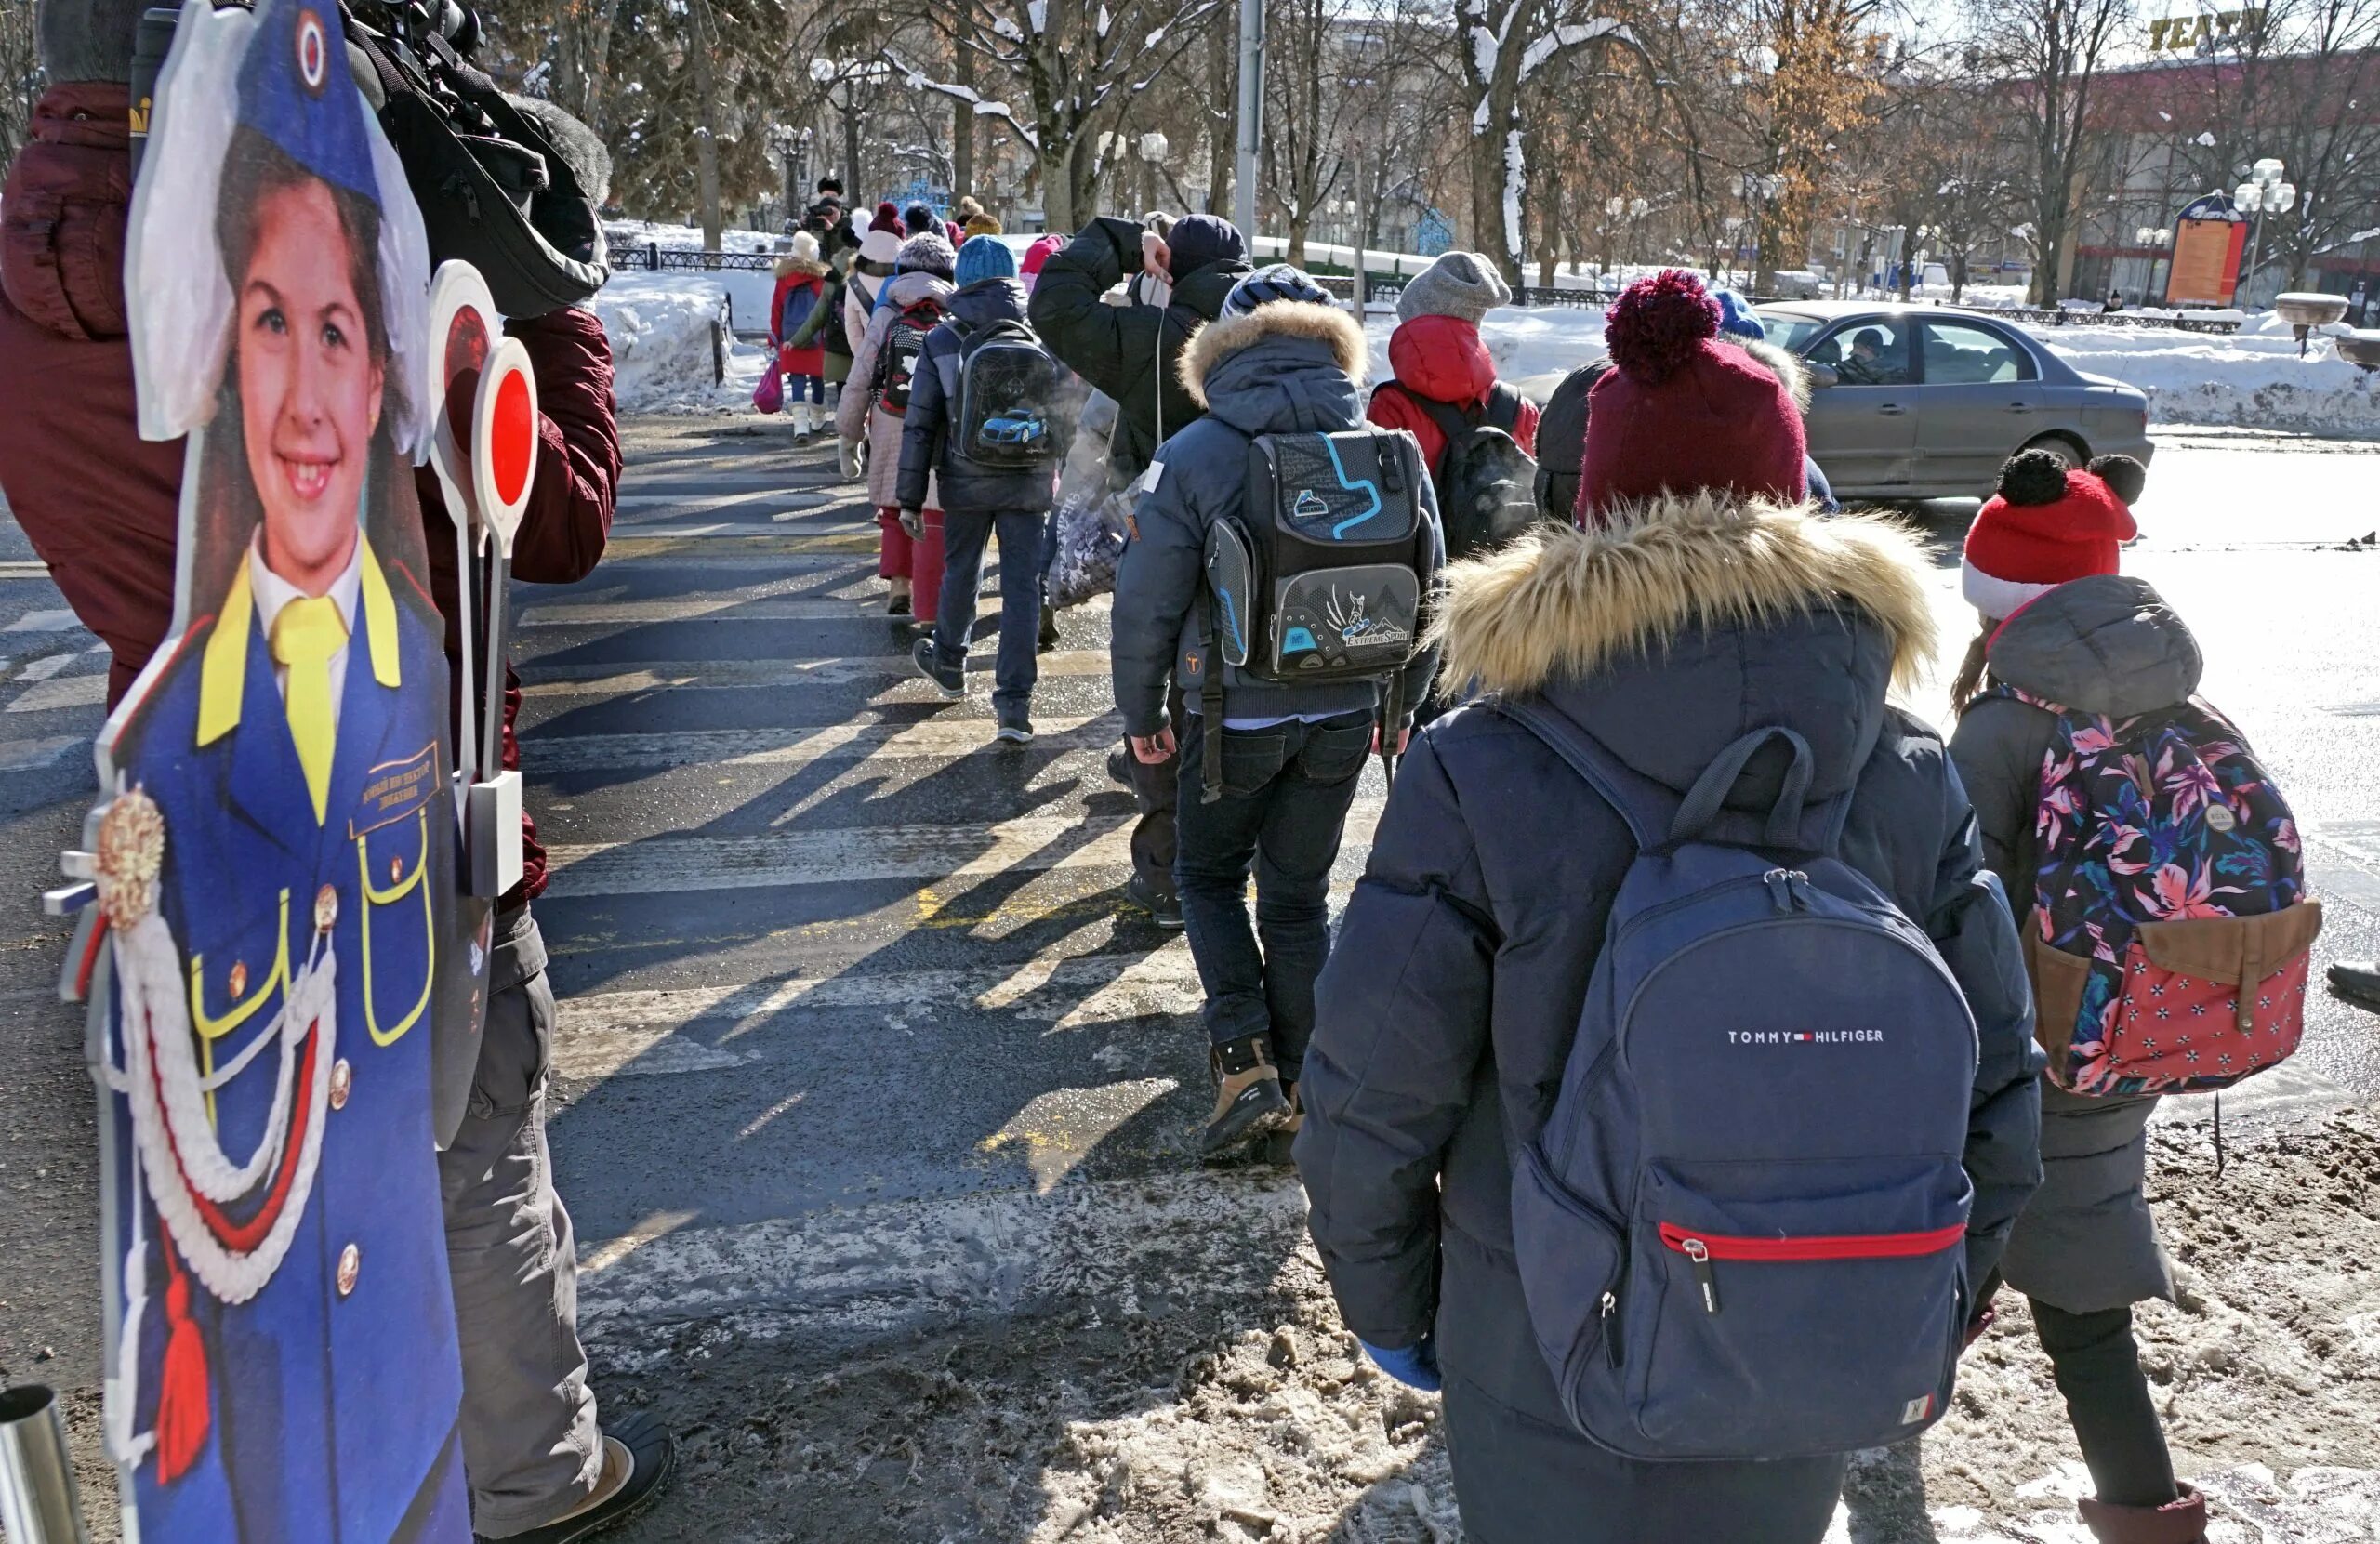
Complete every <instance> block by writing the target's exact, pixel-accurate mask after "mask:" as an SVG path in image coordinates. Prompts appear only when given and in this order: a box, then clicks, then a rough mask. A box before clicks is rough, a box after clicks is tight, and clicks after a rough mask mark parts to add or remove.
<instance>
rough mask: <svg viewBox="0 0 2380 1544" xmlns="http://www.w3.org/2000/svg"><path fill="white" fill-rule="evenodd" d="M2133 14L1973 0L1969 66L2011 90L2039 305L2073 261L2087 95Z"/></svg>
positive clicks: (2128, 2)
mask: <svg viewBox="0 0 2380 1544" xmlns="http://www.w3.org/2000/svg"><path fill="white" fill-rule="evenodd" d="M2133 15H2134V0H1977V7H1976V11H1975V22H1976V39H1977V62H1978V63H1979V64H1981V65H1982V66H1983V67H1984V68H1987V69H1990V70H1991V71H1994V72H1996V73H1999V74H2001V75H2002V76H2003V78H2004V80H2005V83H2006V85H2007V86H2008V87H2009V89H2008V90H2007V91H2006V92H2005V93H2004V94H2003V106H2002V111H2003V112H2004V113H2007V114H2009V115H2011V118H2012V120H2013V122H2012V126H2013V128H2014V129H2015V131H2016V135H2017V137H2018V141H2019V146H2020V150H2021V152H2022V153H2021V154H2020V157H2019V160H2020V169H2021V172H2022V178H2023V185H2024V191H2025V193H2026V202H2027V205H2028V208H2027V214H2028V216H2029V223H2030V225H2031V227H2032V240H2033V245H2034V250H2035V252H2036V254H2037V256H2038V259H2039V260H2038V261H2037V262H2036V263H2035V265H2034V268H2033V299H2034V301H2035V303H2037V304H2044V305H2045V304H2048V303H2049V302H2051V301H2053V300H2055V299H2056V297H2057V291H2058V289H2059V288H2060V287H2061V285H2062V283H2063V278H2064V273H2063V271H2064V268H2065V266H2066V265H2067V263H2068V262H2069V261H2070V258H2071V233H2072V229H2073V225H2074V217H2075V201H2076V198H2077V197H2078V195H2079V194H2080V192H2081V191H2082V190H2081V181H2082V175H2083V170H2084V167H2085V164H2086V159H2087V157H2088V155H2089V153H2090V142H2091V134H2090V128H2091V111H2092V94H2093V90H2094V88H2095V87H2096V85H2097V84H2098V79H2099V73H2100V71H2101V69H2102V68H2103V66H2104V65H2105V64H2106V62H2107V57H2108V53H2109V48H2110V46H2112V45H2113V44H2114V43H2115V42H2116V40H2117V39H2118V37H2119V36H2121V35H2122V33H2123V30H2124V28H2125V27H2126V25H2127V24H2128V23H2129V22H2130V21H2131V20H2132V19H2133Z"/></svg>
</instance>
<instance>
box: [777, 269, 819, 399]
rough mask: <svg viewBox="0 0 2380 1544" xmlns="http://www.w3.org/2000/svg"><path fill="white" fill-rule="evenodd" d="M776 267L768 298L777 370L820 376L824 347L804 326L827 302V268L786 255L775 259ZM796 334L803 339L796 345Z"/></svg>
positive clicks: (814, 333) (810, 330) (814, 332)
mask: <svg viewBox="0 0 2380 1544" xmlns="http://www.w3.org/2000/svg"><path fill="white" fill-rule="evenodd" d="M775 268H776V275H777V287H776V290H775V292H774V293H773V294H772V295H771V296H770V297H769V336H770V337H773V338H774V339H776V342H777V368H778V369H780V370H782V371H784V372H785V373H786V374H787V375H790V376H823V375H824V374H825V373H826V346H825V345H824V344H823V343H821V342H819V341H817V337H816V333H817V329H816V328H815V327H812V328H810V329H809V330H808V332H807V333H804V332H803V327H804V324H805V323H808V322H809V321H810V318H811V315H812V313H813V312H814V311H816V310H818V309H819V308H821V307H823V306H824V305H825V304H826V264H825V263H822V262H817V261H815V260H812V259H807V258H802V257H795V256H794V255H793V254H792V253H790V252H788V253H787V254H785V255H784V256H782V257H779V258H777V260H776V263H775ZM798 333H799V334H802V337H801V341H800V342H798V343H797V342H795V341H794V338H795V335H796V334H798Z"/></svg>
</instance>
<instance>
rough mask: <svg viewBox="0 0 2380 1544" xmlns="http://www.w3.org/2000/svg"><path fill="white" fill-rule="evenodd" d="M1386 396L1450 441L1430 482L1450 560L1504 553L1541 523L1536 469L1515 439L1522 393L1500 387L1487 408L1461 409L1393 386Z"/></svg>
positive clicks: (1501, 385)
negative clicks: (1394, 395)
mask: <svg viewBox="0 0 2380 1544" xmlns="http://www.w3.org/2000/svg"><path fill="white" fill-rule="evenodd" d="M1381 389H1382V390H1383V391H1391V390H1393V391H1402V392H1404V393H1405V396H1406V398H1407V400H1408V401H1409V402H1412V403H1413V405H1414V406H1416V407H1418V408H1420V409H1421V411H1422V412H1423V413H1425V414H1427V415H1429V418H1430V421H1431V422H1432V423H1434V424H1435V425H1437V426H1438V433H1439V434H1440V435H1442V436H1443V437H1444V438H1445V440H1446V445H1445V447H1444V448H1443V449H1441V450H1440V451H1439V452H1438V460H1437V465H1435V467H1432V468H1430V482H1431V485H1432V486H1434V487H1435V488H1436V489H1437V492H1438V520H1439V521H1440V523H1442V524H1443V525H1444V526H1445V527H1446V540H1447V559H1448V561H1454V560H1455V559H1457V558H1474V557H1477V556H1478V555H1479V554H1480V553H1482V552H1486V551H1488V549H1489V548H1497V547H1501V546H1503V545H1504V544H1505V543H1506V542H1508V541H1511V540H1512V539H1513V538H1514V536H1517V535H1519V534H1521V533H1522V532H1523V531H1526V530H1527V529H1528V527H1529V524H1530V522H1531V521H1535V520H1536V519H1538V518H1539V517H1538V509H1537V463H1536V461H1535V460H1533V459H1531V458H1530V456H1529V454H1528V452H1527V451H1525V450H1523V449H1521V446H1520V442H1519V441H1517V440H1515V439H1514V438H1513V429H1514V426H1516V425H1517V424H1519V422H1520V419H1521V394H1520V393H1519V392H1517V391H1515V390H1514V389H1512V388H1511V387H1509V386H1506V385H1505V384H1504V383H1503V382H1501V381H1499V382H1497V383H1496V387H1495V389H1494V390H1492V391H1490V392H1489V393H1488V401H1487V402H1486V404H1485V405H1484V407H1483V406H1465V407H1457V406H1456V405H1454V404H1453V403H1452V402H1439V401H1437V400H1436V399H1435V398H1432V397H1424V396H1422V395H1421V393H1420V392H1418V391H1412V390H1408V389H1406V388H1405V387H1404V386H1402V385H1400V384H1397V383H1395V382H1390V383H1389V384H1387V385H1385V386H1382V388H1381Z"/></svg>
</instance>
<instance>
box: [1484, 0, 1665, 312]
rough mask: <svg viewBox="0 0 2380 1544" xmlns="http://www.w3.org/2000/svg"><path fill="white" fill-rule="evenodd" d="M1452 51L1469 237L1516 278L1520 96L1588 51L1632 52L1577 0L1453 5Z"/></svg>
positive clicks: (1607, 20)
mask: <svg viewBox="0 0 2380 1544" xmlns="http://www.w3.org/2000/svg"><path fill="white" fill-rule="evenodd" d="M1455 30H1456V37H1455V44H1456V47H1455V52H1456V55H1457V56H1458V58H1460V59H1461V63H1462V71H1463V85H1464V86H1465V88H1466V93H1467V95H1468V96H1469V97H1470V99H1471V103H1472V107H1471V155H1470V161H1471V239H1472V242H1473V244H1474V245H1476V246H1478V247H1479V248H1480V249H1481V250H1483V251H1487V252H1490V253H1493V254H1494V255H1495V256H1496V257H1498V259H1499V260H1500V261H1501V264H1502V266H1503V269H1504V275H1505V277H1506V278H1507V279H1508V280H1510V281H1512V282H1513V283H1514V284H1517V283H1519V282H1520V278H1521V256H1522V250H1523V247H1524V245H1525V243H1524V240H1523V230H1522V225H1523V216H1522V208H1523V205H1525V203H1526V202H1527V196H1528V177H1529V173H1528V155H1527V148H1526V143H1525V132H1524V131H1525V127H1526V125H1525V124H1524V122H1523V119H1522V105H1523V104H1522V92H1523V89H1524V88H1525V87H1527V86H1529V85H1530V84H1531V83H1532V82H1534V81H1535V80H1536V79H1537V78H1538V76H1539V75H1540V73H1542V72H1543V71H1544V70H1545V68H1546V66H1547V65H1549V64H1551V63H1553V62H1554V60H1555V59H1561V58H1563V57H1565V56H1567V55H1568V54H1569V53H1571V52H1572V51H1573V50H1576V49H1580V48H1586V47H1590V46H1593V47H1597V48H1607V47H1613V46H1630V47H1633V46H1636V38H1635V34H1634V33H1632V32H1631V31H1630V30H1629V28H1628V27H1627V26H1626V25H1625V24H1624V23H1623V22H1621V21H1620V20H1619V19H1618V18H1616V17H1613V16H1609V15H1602V14H1591V13H1590V12H1589V11H1588V10H1587V9H1585V8H1583V7H1581V6H1580V4H1579V0H1457V5H1456V9H1455Z"/></svg>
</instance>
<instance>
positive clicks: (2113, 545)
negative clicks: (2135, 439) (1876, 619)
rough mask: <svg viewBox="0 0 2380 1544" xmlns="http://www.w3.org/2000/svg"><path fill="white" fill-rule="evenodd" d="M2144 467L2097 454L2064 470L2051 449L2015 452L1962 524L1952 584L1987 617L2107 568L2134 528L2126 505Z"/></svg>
mask: <svg viewBox="0 0 2380 1544" xmlns="http://www.w3.org/2000/svg"><path fill="white" fill-rule="evenodd" d="M2148 478H2149V471H2148V468H2145V467H2143V466H2142V465H2141V464H2140V463H2139V462H2137V461H2135V460H2134V459H2133V458H2132V457H2131V456H2129V455H2103V456H2100V457H2099V458H2098V459H2097V460H2096V461H2094V462H2092V463H2091V464H2090V466H2088V467H2086V468H2083V469H2082V470H2080V471H2069V470H2068V469H2067V466H2066V460H2065V458H2064V457H2063V456H2060V455H2057V454H2056V453H2055V452H2053V451H2046V450H2029V451H2021V452H2019V453H2017V454H2016V455H2012V456H2010V457H2009V458H2008V461H2007V463H2006V465H2004V466H2003V467H2002V468H2000V488H1999V491H1998V492H1997V493H1995V494H1993V495H1991V498H1990V502H1988V503H1986V504H1985V505H1984V507H1983V508H1981V509H1979V510H1977V512H1976V517H1975V524H1974V525H1972V526H1970V527H1969V528H1968V529H1967V546H1966V556H1965V560H1964V562H1963V563H1962V564H1961V567H1960V574H1959V588H1960V590H1961V591H1962V592H1963V593H1964V595H1965V596H1966V598H1967V602H1968V604H1970V605H1972V606H1974V607H1975V609H1976V610H1977V611H1979V612H1981V613H1982V614H1984V615H1986V616H1998V617H2007V616H2013V615H2015V614H2016V612H2017V611H2018V610H2020V609H2021V608H2023V607H2024V606H2025V605H2027V604H2029V603H2030V602H2031V601H2033V600H2039V599H2040V598H2041V597H2042V596H2043V595H2046V594H2048V593H2049V592H2050V591H2051V590H2053V589H2056V587H2058V586H2060V585H2062V584H2066V583H2068V582H2069V581H2071V580H2075V579H2087V578H2090V577H2091V576H2093V575H2094V574H2114V573H2116V572H2118V571H2119V569H2120V567H2121V563H2122V559H2121V556H2120V549H2121V548H2122V545H2123V544H2124V543H2125V542H2128V541H2130V540H2132V539H2133V538H2134V537H2135V536H2136V535H2138V534H2140V528H2139V526H2137V525H2136V524H2135V523H2134V522H2133V518H2132V509H2131V504H2132V501H2133V500H2134V499H2136V498H2138V497H2139V496H2140V490H2141V487H2142V486H2143V484H2145V483H2146V482H2147V481H2148Z"/></svg>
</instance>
